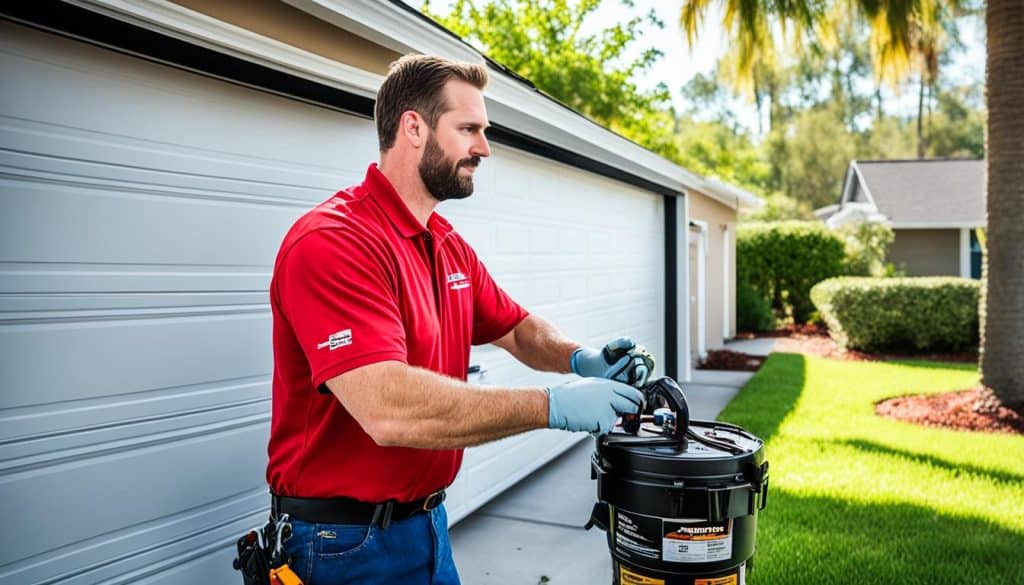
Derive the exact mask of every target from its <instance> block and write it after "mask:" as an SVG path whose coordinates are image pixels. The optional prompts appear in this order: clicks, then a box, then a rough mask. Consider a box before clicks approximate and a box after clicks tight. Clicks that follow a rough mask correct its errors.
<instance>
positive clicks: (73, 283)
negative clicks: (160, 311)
mask: <svg viewBox="0 0 1024 585" xmlns="http://www.w3.org/2000/svg"><path fill="white" fill-rule="evenodd" d="M269 271H270V268H263V267H255V268H254V267H246V266H210V265H206V264H194V265H186V264H175V265H172V266H166V265H153V264H125V263H114V262H92V263H87V264H86V263H74V262H71V263H65V262H46V263H26V262H20V261H13V262H0V287H2V292H3V293H5V294H9V295H10V296H5V297H3V298H2V299H0V315H2V314H3V313H4V312H7V311H19V310H23V309H22V308H21V307H25V306H40V305H42V306H43V307H44V309H43V310H46V308H48V307H53V306H54V305H59V303H55V302H54V300H55V299H54V298H53V297H52V295H49V292H50V291H52V292H59V293H61V294H62V295H65V297H64V298H68V299H70V300H69V302H70V303H71V304H72V305H73V306H75V307H79V306H82V305H86V306H88V307H92V308H109V307H111V306H113V307H117V306H119V303H120V302H121V300H122V299H124V302H125V303H126V306H128V305H132V304H134V305H137V304H139V303H140V301H141V302H143V303H144V304H146V306H152V305H153V304H154V303H165V304H157V305H156V306H168V307H172V306H181V305H182V304H186V305H187V304H189V303H193V302H195V303H197V304H200V305H206V304H211V301H213V302H214V304H219V302H218V301H215V300H214V299H212V298H211V295H216V294H220V293H218V292H217V291H231V290H236V291H259V292H251V293H245V292H242V293H229V294H227V295H225V299H224V300H225V301H227V303H226V304H233V303H232V301H231V298H236V299H239V304H250V303H252V302H253V296H254V295H258V296H260V297H261V298H262V300H263V302H265V301H266V300H267V299H268V298H269V297H268V296H267V293H266V290H265V289H266V287H267V285H268V284H269V282H270V272H269ZM42 291H47V292H42ZM126 291H160V292H150V293H140V294H143V295H145V296H142V297H140V296H139V294H136V293H134V292H126ZM164 291H187V292H181V293H170V294H173V298H171V299H166V297H167V296H169V295H168V294H167V293H165V292H164ZM192 291H209V292H198V293H193V292H192ZM29 293H36V295H33V296H29ZM79 293H118V294H117V296H103V295H100V294H79ZM197 294H198V295H204V296H205V299H204V300H199V301H196V300H195V296H194V295H197ZM232 294H234V295H238V296H234V297H232V296H231V295H232ZM122 295H123V296H122ZM161 296H163V297H164V300H160V299H161ZM256 302H260V301H256ZM0 318H2V317H0Z"/></svg>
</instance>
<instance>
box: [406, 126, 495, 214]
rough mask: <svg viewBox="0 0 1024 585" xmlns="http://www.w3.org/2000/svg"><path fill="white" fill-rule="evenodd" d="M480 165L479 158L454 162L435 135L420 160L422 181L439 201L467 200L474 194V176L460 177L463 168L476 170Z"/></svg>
mask: <svg viewBox="0 0 1024 585" xmlns="http://www.w3.org/2000/svg"><path fill="white" fill-rule="evenodd" d="M479 164H480V157H479V156H471V157H469V158H464V159H462V160H460V161H459V162H457V163H456V162H453V161H452V159H450V158H448V157H447V156H445V154H444V150H442V149H441V145H440V144H438V142H437V140H436V139H435V138H434V135H433V134H431V135H430V136H428V137H427V145H426V147H425V148H424V150H423V158H422V159H421V160H420V166H419V171H420V179H422V180H423V184H424V185H426V187H427V191H429V192H430V194H431V195H433V196H434V199H437V200H438V201H447V200H448V199H465V198H466V197H469V196H470V195H472V194H473V176H472V175H469V176H459V169H460V168H462V167H472V168H476V167H477V165H479Z"/></svg>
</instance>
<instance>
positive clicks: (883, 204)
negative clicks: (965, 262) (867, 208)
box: [840, 159, 986, 228]
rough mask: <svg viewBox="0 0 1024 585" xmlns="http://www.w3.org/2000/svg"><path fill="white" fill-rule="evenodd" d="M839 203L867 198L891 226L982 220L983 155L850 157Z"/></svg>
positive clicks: (964, 223) (969, 224)
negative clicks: (980, 157) (970, 157)
mask: <svg viewBox="0 0 1024 585" xmlns="http://www.w3.org/2000/svg"><path fill="white" fill-rule="evenodd" d="M851 171H852V174H853V177H851V178H852V180H851V181H848V183H847V186H846V188H845V189H844V192H843V199H842V201H841V203H840V205H841V206H846V205H849V204H851V203H862V204H863V203H867V204H870V205H871V206H873V207H875V208H877V209H878V211H879V212H880V213H882V214H883V215H885V217H886V218H887V219H888V220H889V222H890V223H892V225H893V227H896V228H899V227H922V228H923V227H951V228H952V227H973V226H982V225H984V224H985V217H986V216H985V208H986V206H985V161H984V160H966V159H964V160H955V159H948V160H944V159H936V160H893V161H853V162H851V163H850V169H849V170H848V176H849V174H850V172H851Z"/></svg>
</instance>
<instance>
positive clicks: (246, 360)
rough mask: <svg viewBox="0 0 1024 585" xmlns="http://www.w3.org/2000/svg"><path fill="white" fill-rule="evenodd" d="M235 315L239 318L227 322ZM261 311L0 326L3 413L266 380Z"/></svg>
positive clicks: (267, 330) (266, 318) (265, 326)
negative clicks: (252, 378) (217, 382)
mask: <svg viewBox="0 0 1024 585" xmlns="http://www.w3.org/2000/svg"><path fill="white" fill-rule="evenodd" d="M231 313H236V314H231ZM270 335H271V324H270V314H269V311H267V309H266V307H259V308H255V309H246V308H233V309H228V310H225V311H222V312H221V314H196V315H192V316H173V317H172V316H165V317H164V318H146V319H138V318H136V319H112V320H101V321H74V322H70V323H41V324H21V325H0V351H2V352H3V354H4V356H5V362H7V364H5V372H4V386H5V388H6V389H7V390H6V391H5V392H3V393H2V394H0V408H4V409H6V408H17V407H22V406H28V405H31V404H48V403H56V402H60V401H68V400H82V399H90V398H96V397H99V396H113V395H121V394H132V393H137V392H145V391H148V390H154V389H159V388H168V387H172V386H185V385H188V384H199V383H203V382H206V381H209V380H228V379H235V378H243V377H247V376H252V375H261V374H262V375H266V374H269V373H270V370H271V368H272V364H273V357H272V353H271V346H270Z"/></svg>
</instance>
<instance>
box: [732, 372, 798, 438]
mask: <svg viewBox="0 0 1024 585" xmlns="http://www.w3.org/2000/svg"><path fill="white" fill-rule="evenodd" d="M806 371H807V358H806V357H805V356H804V355H802V354H797V353H773V354H772V355H771V356H769V357H768V359H767V360H766V361H765V363H764V365H763V366H761V369H759V370H758V371H757V373H756V374H754V377H753V378H751V379H750V381H748V382H747V383H746V385H744V386H743V389H742V390H741V391H740V393H739V395H737V396H736V398H734V399H733V400H732V402H731V403H730V404H729V406H727V407H726V409H725V410H724V411H723V412H722V414H721V415H720V416H719V419H720V420H723V421H726V422H730V423H732V424H736V425H739V426H741V427H743V428H745V429H747V430H748V431H750V432H751V433H754V434H755V435H757V436H758V437H760V438H761V439H763V440H764V442H765V443H767V442H768V440H769V439H770V438H771V437H772V436H773V435H774V434H775V433H776V432H777V431H778V430H779V426H781V425H782V422H783V421H784V420H785V419H786V417H787V416H788V415H789V413H790V412H791V411H792V410H793V407H794V406H795V405H796V402H797V400H799V399H800V394H802V393H803V391H804V385H805V383H806V378H807V376H806Z"/></svg>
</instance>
